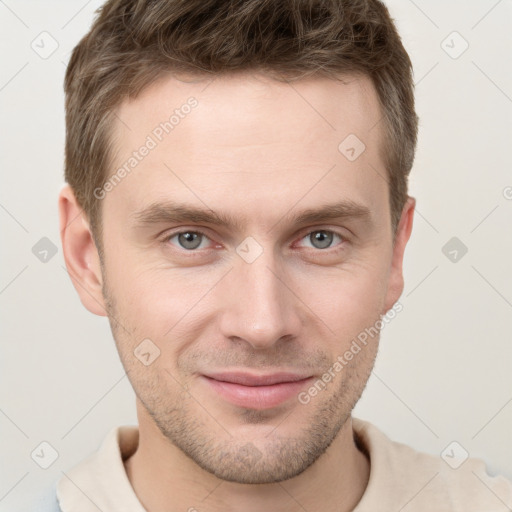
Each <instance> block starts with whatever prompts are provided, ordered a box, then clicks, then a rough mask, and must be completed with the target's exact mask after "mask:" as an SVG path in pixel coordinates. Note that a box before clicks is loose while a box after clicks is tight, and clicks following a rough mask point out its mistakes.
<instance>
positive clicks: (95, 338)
mask: <svg viewBox="0 0 512 512" xmlns="http://www.w3.org/2000/svg"><path fill="white" fill-rule="evenodd" d="M100 3H101V2H100V1H99V0H93V1H89V2H84V1H83V0H78V1H75V0H74V1H65V2H64V1H61V2H57V1H45V2H40V1H25V2H22V1H17V2H16V1H14V0H1V1H0V37H1V55H2V66H1V74H0V105H1V117H0V127H1V139H2V152H1V162H0V163H1V172H2V187H1V191H0V220H1V226H2V237H3V242H2V248H3V250H2V264H1V266H0V306H1V311H2V328H3V336H2V353H1V358H0V365H1V366H0V372H1V376H2V386H1V391H0V429H1V435H0V460H1V461H2V462H1V463H0V466H1V474H0V510H2V511H3V510H5V511H7V510H9V511H11V510H15V509H17V507H19V506H21V505H23V504H26V503H28V502H29V501H30V499H31V497H32V496H33V495H34V494H36V493H38V492H40V491H42V490H44V489H45V488H46V487H47V486H49V485H50V484H51V483H52V482H53V481H54V480H55V479H57V478H58V477H59V476H61V475H62V471H66V470H67V469H69V468H70V467H71V466H72V465H74V464H75V463H77V462H78V461H79V460H81V459H82V458H84V457H85V456H86V455H88V454H89V453H91V452H92V451H94V450H96V449H97V447H98V445H99V443H100V442H101V440H102V439H103V437H104V436H105V434H106V433H107V431H108V430H109V429H110V428H111V427H113V426H115V425H119V424H127V423H135V422H136V417H135V413H134V394H133V392H132V390H131V388H130V385H129V382H128V380H127V378H126V376H125V375H124V372H123V369H122V366H121V364H120V362H119V359H118V356H117V353H116V351H115V347H114V343H113V341H112V338H111V334H110V330H109V326H108V322H107V320H106V319H105V318H99V317H95V316H93V315H92V314H90V313H89V312H88V311H86V310H85V309H84V308H83V307H82V305H81V304H80V302H79V300H78V296H77V294H76V292H75V290H74V289H73V287H72V285H71V282H70V279H69V277H68V275H67V273H66V271H65V269H64V261H63V258H62V252H61V249H60V242H59V231H58V218H57V194H58V191H59V188H60V186H61V185H62V183H63V147H64V107H63V102H64V97H63V91H62V82H63V78H64V72H65V69H66V63H67V61H68V59H69V55H70V52H71V50H72V48H73V47H74V45H75V44H76V43H77V42H78V40H79V38H80V37H81V36H82V35H83V34H85V32H86V31H87V30H88V27H89V26H90V23H91V20H92V17H93V12H94V10H95V9H96V8H97V7H98V6H99V5H100ZM387 4H388V5H389V7H390V10H391V13H392V15H393V17H394V18H395V19H396V21H397V24H398V28H399V30H400V32H401V34H402V36H403V39H404V43H405V46H406V48H407V50H408V51H409V53H410V55H411V58H412V60H413V64H414V68H415V80H416V83H417V89H416V98H417V110H418V114H419V116H420V118H421V126H420V137H419V147H418V152H417V157H416V162H415V165H414V168H413V171H412V175H411V179H410V194H411V195H413V196H414V197H416V199H417V212H416V216H415V222H414V229H413V234H412V238H411V241H410V243H409V246H408V248H407V250H406V256H405V282H406V285H405V291H404V293H403V296H402V298H401V302H402V304H403V306H404V309H403V311H402V312H401V313H400V314H399V315H398V316H397V317H396V319H395V320H394V321H393V322H392V323H391V324H390V325H388V326H387V327H386V328H385V329H384V330H383V332H382V339H381V348H380V354H379V357H378V360H377V365H376V368H375V372H374V375H373V376H372V378H371V379H370V382H369V385H368V388H367V390H366V392H365V393H364V395H363V399H362V400H361V402H360V403H359V404H358V406H357V409H356V416H359V417H361V418H364V419H367V420H370V421H372V422H374V423H375V424H377V425H378V426H379V427H380V428H381V429H382V430H383V431H384V432H386V433H387V434H388V435H389V436H390V437H391V438H393V439H395V440H399V441H401V442H404V443H406V444H410V445H412V446H413V447H415V448H417V449H419V450H423V451H427V452H430V453H432V454H436V455H439V454H440V453H441V452H442V451H443V449H444V448H445V447H446V446H447V445H449V444H450V443H451V442H452V441H454V440H456V441H457V442H458V443H460V445H461V446H462V447H464V449H465V450H467V451H468V452H469V454H470V455H471V456H473V457H481V458H483V459H485V460H486V461H487V463H488V466H489V470H490V472H491V473H503V474H505V475H507V476H508V477H509V478H512V442H511V432H512V374H511V361H512V336H511V334H510V333H511V327H512V271H511V263H510V262H511V261H512V229H511V227H512V172H511V169H512V157H511V152H510V148H511V145H512V138H511V135H512V134H511V126H512V99H511V98H512V73H511V69H510V58H511V57H510V56H511V54H512V40H511V35H510V34H511V33H512V2H511V1H510V0H501V1H496V0H479V1H476V0H473V1H471V2H468V1H463V0H460V1H453V0H451V1H444V0H436V1H432V0H428V1H427V0H416V1H415V2H413V1H410V0H393V1H388V2H387ZM43 31H46V32H48V33H49V34H51V37H52V38H54V39H55V40H56V41H57V42H58V48H57V49H56V51H55V52H54V53H53V54H52V55H50V56H48V57H47V58H45V59H43V58H41V57H40V56H39V55H38V53H36V51H34V49H33V48H32V47H31V44H33V46H35V47H36V48H38V51H39V52H44V51H49V50H50V49H51V40H50V39H49V38H48V36H47V35H43V36H41V35H40V34H41V32H43ZM453 31H457V32H458V33H459V34H460V35H461V36H462V37H463V38H464V39H465V40H466V41H467V43H468V44H469V47H468V49H467V50H466V51H465V52H464V53H463V54H462V55H460V56H459V57H458V58H453V56H454V55H455V54H456V53H457V52H458V50H460V49H462V48H463V46H462V44H463V41H462V40H461V39H459V38H458V36H456V35H455V36H454V35H450V34H452V32H453ZM448 36H449V37H448ZM447 37H448V39H447ZM43 38H46V39H43ZM33 41H34V43H32V42H33ZM443 41H445V43H442V42H443ZM443 47H444V49H443ZM450 47H451V48H450ZM445 49H446V50H447V51H448V52H451V54H452V56H450V55H449V54H448V53H447V52H446V51H445ZM44 56H45V57H46V55H44ZM507 187H508V188H507ZM43 237H47V238H48V239H49V240H50V241H51V242H53V244H55V245H56V246H58V252H57V254H56V255H55V256H54V257H52V258H49V256H48V261H47V262H42V261H40V260H39V259H38V258H37V257H36V255H35V254H33V252H32V248H33V246H34V245H35V244H36V243H37V242H38V241H39V240H40V239H41V238H43ZM452 237H457V238H458V239H459V240H460V241H461V242H462V243H464V244H465V245H466V246H467V248H468V252H467V254H465V255H464V256H463V257H459V258H458V261H456V262H453V261H450V259H449V258H448V257H446V256H445V255H444V254H443V252H442V248H443V246H444V245H445V244H446V243H447V242H448V241H449V240H450V239H451V238H452ZM36 252H37V251H36ZM460 254H461V253H460V252H459V256H460ZM43 255H44V254H42V255H40V256H43ZM42 441H46V442H48V443H50V444H51V445H52V446H53V447H54V448H55V449H56V450H57V452H58V454H59V457H58V459H57V460H56V461H55V462H54V463H53V465H51V466H50V467H49V468H48V469H46V470H45V469H42V468H40V467H39V466H38V465H37V464H36V463H35V462H34V460H33V459H32V458H31V452H32V451H33V450H34V449H35V448H36V447H38V446H39V444H40V443H41V442H42Z"/></svg>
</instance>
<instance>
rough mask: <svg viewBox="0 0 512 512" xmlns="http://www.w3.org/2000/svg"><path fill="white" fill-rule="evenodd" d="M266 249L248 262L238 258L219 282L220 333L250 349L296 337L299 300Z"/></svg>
mask: <svg viewBox="0 0 512 512" xmlns="http://www.w3.org/2000/svg"><path fill="white" fill-rule="evenodd" d="M276 263H278V262H276V260H275V259H274V257H273V255H272V254H271V251H270V250H268V251H267V250H264V251H263V253H262V254H261V255H260V256H259V257H258V258H257V259H256V260H255V261H253V262H252V263H247V262H246V261H244V260H243V259H242V258H237V259H236V260H235V264H234V268H233V270H232V271H231V272H229V274H228V275H227V276H226V280H224V282H223V290H222V294H223V297H224V298H223V300H222V311H221V320H220V328H221V332H222V334H223V335H224V336H226V337H227V338H229V339H232V340H243V341H245V342H246V343H248V344H249V345H251V346H252V347H253V348H254V349H268V348H271V347H273V346H274V345H276V344H277V343H278V342H280V341H283V340H284V339H286V340H289V339H293V338H295V337H297V335H298V334H299V331H300V328H301V323H302V322H301V318H300V301H299V300H298V298H297V297H296V295H295V294H294V293H293V289H292V287H291V286H290V278H289V276H288V277H287V276H286V274H285V271H284V268H283V265H282V264H279V265H276Z"/></svg>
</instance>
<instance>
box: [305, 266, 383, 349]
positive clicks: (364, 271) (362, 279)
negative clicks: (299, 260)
mask: <svg viewBox="0 0 512 512" xmlns="http://www.w3.org/2000/svg"><path fill="white" fill-rule="evenodd" d="M386 272H387V271H386V268H385V266H384V265H381V264H375V265H364V266H363V265H358V266H357V268H356V266H352V267H351V268H350V269H349V268H348V267H346V268H344V269H331V271H329V272H327V271H326V270H325V269H321V270H318V271H316V272H312V273H310V275H309V276H308V279H307V281H305V282H303V285H302V286H301V297H304V301H305V303H306V304H307V305H308V306H309V307H310V308H311V309H312V310H313V311H314V313H315V314H316V315H318V317H319V318H320V319H321V320H322V321H323V322H324V323H325V324H326V325H327V326H328V327H329V329H330V330H331V333H332V334H333V336H334V339H335V340H337V343H339V340H344V341H346V342H349V340H351V339H352V338H353V337H356V336H357V335H358V334H359V333H360V332H362V331H363V330H364V329H365V328H367V327H369V326H371V325H373V324H374V323H375V322H376V321H377V320H378V319H379V318H380V311H381V310H382V306H383V303H384V301H385V296H386V279H385V276H386Z"/></svg>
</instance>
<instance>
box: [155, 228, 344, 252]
mask: <svg viewBox="0 0 512 512" xmlns="http://www.w3.org/2000/svg"><path fill="white" fill-rule="evenodd" d="M322 231H323V232H325V233H329V234H333V235H335V236H337V237H339V238H340V239H341V241H340V242H339V243H338V244H337V245H334V246H332V247H326V248H325V249H317V248H315V247H307V248H306V249H309V250H313V251H315V252H318V253H322V252H325V253H328V252H330V253H331V254H332V251H333V250H338V251H339V250H342V249H343V248H345V245H346V243H347V242H348V238H347V237H346V236H345V235H342V234H341V233H338V232H337V231H334V230H332V229H322V228H320V229H313V230H311V231H308V232H307V233H306V234H305V235H303V236H301V238H300V240H304V239H305V238H307V237H309V236H310V235H311V234H313V233H318V232H322ZM184 233H195V234H197V235H199V236H202V237H204V238H206V239H208V240H210V241H211V239H210V237H209V236H208V235H207V234H206V233H204V232H203V231H198V230H193V229H185V230H181V231H176V232H174V233H171V234H167V235H166V236H165V237H164V239H163V240H162V242H163V243H164V244H168V243H169V242H170V241H171V239H173V238H175V237H177V236H179V235H182V234H184ZM171 245H172V244H171ZM176 249H178V250H180V251H182V252H183V253H186V254H187V255H189V256H191V257H194V256H195V255H197V254H198V253H199V252H200V251H201V250H202V249H188V250H187V249H185V248H184V247H176ZM203 250H204V249H203Z"/></svg>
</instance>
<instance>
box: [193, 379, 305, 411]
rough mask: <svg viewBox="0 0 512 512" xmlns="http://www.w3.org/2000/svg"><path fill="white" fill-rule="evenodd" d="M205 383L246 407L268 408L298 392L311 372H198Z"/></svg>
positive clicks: (235, 403)
mask: <svg viewBox="0 0 512 512" xmlns="http://www.w3.org/2000/svg"><path fill="white" fill-rule="evenodd" d="M201 377H202V379H203V380H204V381H205V382H206V384H207V385H208V386H209V387H210V389H212V390H213V391H215V392H216V393H217V394H218V395H220V396H221V397H222V398H224V399H225V400H227V401H229V402H231V403H232V404H233V405H237V406H239V407H245V408H249V409H259V410H261V409H271V408H273V407H276V406H278V405H280V404H282V403H283V402H286V401H287V400H289V399H290V398H292V397H294V396H297V394H298V393H299V392H300V390H301V389H303V388H304V387H305V386H306V385H307V384H308V383H309V381H310V380H311V379H313V377H312V376H310V375H308V376H305V375H299V374H295V373H288V372H278V373H272V374H266V375H255V374H250V373H245V372H222V373H210V374H208V375H201Z"/></svg>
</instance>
